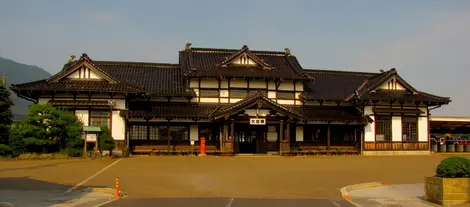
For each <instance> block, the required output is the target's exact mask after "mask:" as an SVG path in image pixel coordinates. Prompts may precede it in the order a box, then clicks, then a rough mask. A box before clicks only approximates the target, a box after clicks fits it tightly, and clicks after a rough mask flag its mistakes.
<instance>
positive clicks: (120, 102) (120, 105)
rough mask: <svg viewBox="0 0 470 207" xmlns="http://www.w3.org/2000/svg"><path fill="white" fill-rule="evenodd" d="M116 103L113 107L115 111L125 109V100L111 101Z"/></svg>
mask: <svg viewBox="0 0 470 207" xmlns="http://www.w3.org/2000/svg"><path fill="white" fill-rule="evenodd" d="M113 100H114V101H115V103H116V105H114V108H115V109H126V100H125V99H113Z"/></svg>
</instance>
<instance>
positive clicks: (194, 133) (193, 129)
mask: <svg viewBox="0 0 470 207" xmlns="http://www.w3.org/2000/svg"><path fill="white" fill-rule="evenodd" d="M198 137H199V128H198V126H197V125H191V126H190V127H189V140H194V141H197V140H198Z"/></svg>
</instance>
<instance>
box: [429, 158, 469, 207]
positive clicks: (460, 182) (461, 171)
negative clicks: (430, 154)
mask: <svg viewBox="0 0 470 207" xmlns="http://www.w3.org/2000/svg"><path fill="white" fill-rule="evenodd" d="M469 178H470V160H469V159H467V158H465V157H456V156H454V157H449V158H446V159H444V160H443V161H442V162H441V163H440V164H439V165H438V166H437V168H436V175H435V176H434V177H425V199H426V200H427V201H430V202H434V203H438V204H441V205H443V206H453V205H459V204H462V203H467V202H469V196H468V194H469V193H470V190H469V188H470V179H469Z"/></svg>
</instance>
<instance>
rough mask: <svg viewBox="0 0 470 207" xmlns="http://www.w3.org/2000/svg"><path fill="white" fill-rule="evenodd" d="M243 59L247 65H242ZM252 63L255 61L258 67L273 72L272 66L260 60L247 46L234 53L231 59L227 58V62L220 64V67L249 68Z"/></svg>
mask: <svg viewBox="0 0 470 207" xmlns="http://www.w3.org/2000/svg"><path fill="white" fill-rule="evenodd" d="M241 58H242V59H244V60H245V61H246V64H243V63H242V60H240V59H241ZM251 61H253V62H254V63H255V64H257V66H258V67H261V68H263V69H265V70H271V66H270V65H269V64H267V63H265V62H264V61H263V60H261V59H260V58H258V57H257V56H256V55H254V54H253V53H251V52H250V49H249V48H248V46H246V45H243V47H242V49H241V50H240V51H238V52H235V53H233V55H232V56H230V57H227V59H226V60H225V61H223V62H222V63H220V64H219V66H221V67H228V66H229V65H237V66H243V65H247V66H250V65H253V64H250V63H251ZM236 62H239V63H236Z"/></svg>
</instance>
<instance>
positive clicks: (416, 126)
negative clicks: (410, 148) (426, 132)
mask: <svg viewBox="0 0 470 207" xmlns="http://www.w3.org/2000/svg"><path fill="white" fill-rule="evenodd" d="M411 119H413V120H411ZM405 120H406V121H405ZM410 120H411V121H410ZM418 122H419V119H418V116H405V115H404V116H402V117H401V139H402V141H403V142H419V124H418ZM413 125H414V134H413ZM405 128H408V129H407V130H405ZM405 131H407V132H405ZM410 134H411V135H410ZM405 135H406V138H405V137H404V136H405ZM413 135H414V136H413ZM408 136H409V137H408Z"/></svg>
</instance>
